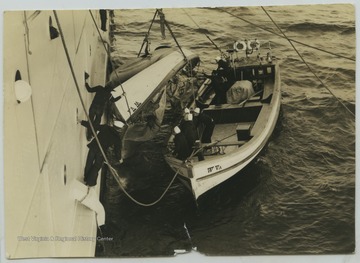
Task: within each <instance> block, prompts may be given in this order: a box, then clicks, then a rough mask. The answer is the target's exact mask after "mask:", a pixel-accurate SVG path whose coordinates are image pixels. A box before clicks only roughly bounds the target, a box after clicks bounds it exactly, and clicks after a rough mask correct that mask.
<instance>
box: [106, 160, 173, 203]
mask: <svg viewBox="0 0 360 263" xmlns="http://www.w3.org/2000/svg"><path fill="white" fill-rule="evenodd" d="M107 165H108V167H109V168H110V169H111V170H112V171H113V172H112V173H114V172H115V173H116V175H117V177H115V179H116V181H117V182H118V184H119V186H120V188H121V190H122V191H123V192H124V193H125V195H126V196H127V197H129V199H130V200H131V201H133V202H134V203H135V204H137V205H140V206H145V207H148V206H153V205H155V204H157V203H158V202H160V201H161V199H162V198H163V197H164V196H165V194H166V193H167V192H168V190H169V189H170V186H171V185H172V184H173V182H174V180H175V178H176V177H177V175H178V174H179V170H177V172H176V173H175V175H174V177H173V178H172V179H171V181H170V183H169V185H168V186H167V187H166V189H165V191H164V192H163V193H162V194H161V195H160V197H159V198H158V199H156V200H155V201H154V202H151V203H142V202H140V201H138V200H136V199H135V198H134V197H132V196H131V195H130V194H129V192H128V191H126V190H125V188H124V187H123V186H122V183H121V182H120V181H119V179H118V178H119V175H118V173H117V171H116V170H115V169H114V168H113V167H112V166H111V165H109V164H108V163H107Z"/></svg>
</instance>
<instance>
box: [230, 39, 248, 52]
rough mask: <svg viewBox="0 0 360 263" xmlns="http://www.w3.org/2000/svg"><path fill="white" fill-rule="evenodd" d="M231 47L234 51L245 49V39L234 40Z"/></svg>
mask: <svg viewBox="0 0 360 263" xmlns="http://www.w3.org/2000/svg"><path fill="white" fill-rule="evenodd" d="M233 48H234V49H235V50H236V51H239V50H246V43H245V41H236V42H235V43H234V46H233Z"/></svg>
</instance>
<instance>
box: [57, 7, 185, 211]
mask: <svg viewBox="0 0 360 263" xmlns="http://www.w3.org/2000/svg"><path fill="white" fill-rule="evenodd" d="M53 12H54V16H55V19H56V23H57V25H58V27H59V33H60V36H61V41H62V44H63V47H64V51H65V54H66V58H67V61H68V64H69V67H70V71H71V74H72V77H73V80H74V82H75V87H76V90H77V93H78V96H79V99H80V102H81V105H82V107H83V109H84V111H85V114H86V117H87V119H88V120H89V125H90V128H91V131H92V132H93V134H94V137H95V140H96V143H97V144H98V146H99V149H100V151H101V154H102V155H103V157H104V162H105V163H106V164H107V166H108V167H109V168H110V172H111V174H112V175H113V177H114V178H115V180H116V181H117V183H118V185H119V186H120V188H121V190H123V191H124V193H125V194H126V195H127V196H128V197H129V198H130V199H131V200H132V201H134V202H135V203H137V204H139V205H142V206H152V205H154V204H156V203H157V202H159V201H160V200H161V199H162V198H163V197H164V195H165V194H166V192H167V191H168V190H169V188H170V186H171V185H172V183H173V182H174V180H175V178H176V176H177V175H178V172H179V171H177V172H176V173H175V175H174V177H173V179H172V180H171V182H170V184H169V185H168V187H167V188H166V189H165V191H164V193H163V194H162V195H161V196H160V198H159V199H158V200H156V201H155V202H152V203H149V204H144V203H141V202H139V201H137V200H135V199H134V198H133V197H132V196H130V194H129V193H128V192H127V191H126V190H125V189H124V187H123V185H122V183H121V182H120V177H119V175H118V174H117V172H116V170H115V169H114V168H113V167H112V166H111V165H110V163H109V160H108V158H107V156H106V154H105V152H104V149H103V148H102V146H101V144H100V141H99V138H98V137H97V134H96V132H95V129H94V126H93V124H92V121H91V120H90V118H89V115H88V113H87V110H86V107H85V102H84V100H83V98H82V96H81V92H80V88H79V85H78V82H77V79H76V76H75V71H74V68H73V65H72V64H71V59H70V55H69V51H68V48H67V46H66V42H65V38H64V34H63V31H62V28H61V25H60V21H59V18H58V16H57V12H56V11H55V10H53ZM114 171H115V172H116V173H114Z"/></svg>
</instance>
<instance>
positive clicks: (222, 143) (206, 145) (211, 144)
mask: <svg viewBox="0 0 360 263" xmlns="http://www.w3.org/2000/svg"><path fill="white" fill-rule="evenodd" d="M246 142H247V141H228V142H219V143H215V142H212V143H203V144H202V147H204V148H209V147H216V146H236V145H238V146H240V145H243V144H245V143H246Z"/></svg>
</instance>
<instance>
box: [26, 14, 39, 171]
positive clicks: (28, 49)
mask: <svg viewBox="0 0 360 263" xmlns="http://www.w3.org/2000/svg"><path fill="white" fill-rule="evenodd" d="M24 27H25V31H26V33H25V34H26V36H24V42H25V51H26V52H25V54H26V66H27V67H26V70H27V74H28V79H29V84H30V85H31V77H30V76H31V74H30V64H29V55H31V54H32V53H31V51H30V37H29V25H28V18H27V17H26V11H24ZM30 100H31V110H32V115H33V119H34V129H35V139H36V151H37V157H38V164H39V168H40V172H41V171H42V168H41V164H40V163H41V160H40V150H39V138H38V137H39V135H38V131H37V125H36V118H35V109H34V100H33V96H30Z"/></svg>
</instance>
